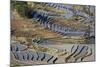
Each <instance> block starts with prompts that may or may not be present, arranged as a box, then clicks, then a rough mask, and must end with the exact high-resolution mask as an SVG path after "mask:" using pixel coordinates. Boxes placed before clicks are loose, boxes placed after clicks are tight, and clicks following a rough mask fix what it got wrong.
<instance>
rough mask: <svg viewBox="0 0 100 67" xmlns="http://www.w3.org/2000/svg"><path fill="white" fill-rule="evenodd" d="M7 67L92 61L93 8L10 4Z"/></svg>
mask: <svg viewBox="0 0 100 67" xmlns="http://www.w3.org/2000/svg"><path fill="white" fill-rule="evenodd" d="M10 46H11V47H10V51H11V52H10V55H11V66H12V67H13V66H24V65H25V66H30V65H40V64H58V63H73V62H85V61H94V60H95V6H92V5H72V4H61V3H44V2H28V1H11V44H10Z"/></svg>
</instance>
